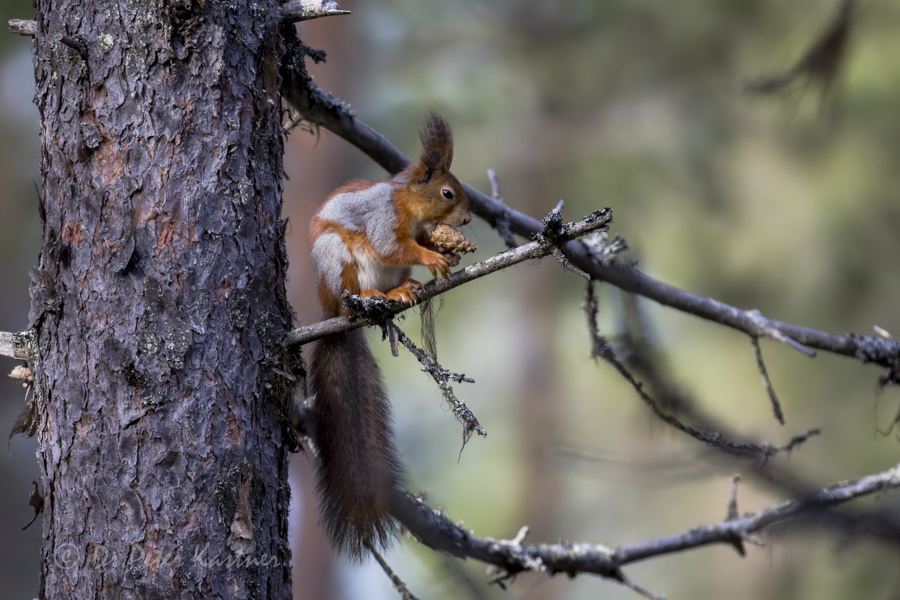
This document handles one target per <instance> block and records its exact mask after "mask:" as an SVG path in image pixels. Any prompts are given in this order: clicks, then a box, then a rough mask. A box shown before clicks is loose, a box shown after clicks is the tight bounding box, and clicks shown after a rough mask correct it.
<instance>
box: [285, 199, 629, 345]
mask: <svg viewBox="0 0 900 600" xmlns="http://www.w3.org/2000/svg"><path fill="white" fill-rule="evenodd" d="M611 220H612V211H611V210H609V209H608V208H607V209H604V210H598V211H595V212H594V213H592V214H590V215H588V216H587V217H585V218H584V219H582V220H581V221H576V222H575V223H572V224H568V225H565V226H563V230H562V232H561V233H560V235H561V236H562V237H561V238H559V239H558V240H556V241H543V242H541V241H534V242H529V243H528V244H523V245H522V246H518V247H516V248H513V249H511V250H507V251H506V252H501V253H500V254H497V255H496V256H492V257H490V258H488V259H487V260H483V261H481V262H479V263H476V264H474V265H471V266H468V267H466V268H464V269H461V270H459V271H457V272H455V273H453V274H452V275H450V278H449V279H434V280H432V281H429V282H428V283H426V284H425V286H424V290H423V291H422V292H421V293H420V294H419V302H420V303H421V302H424V301H425V300H428V299H430V298H434V297H435V296H437V295H439V294H443V293H444V292H447V291H450V290H452V289H454V288H456V287H458V286H460V285H462V284H464V283H468V282H470V281H472V280H475V279H478V278H480V277H484V276H485V275H489V274H490V273H493V272H495V271H499V270H500V269H505V268H507V267H511V266H512V265H516V264H519V263H521V262H524V261H526V260H532V259H535V258H541V257H544V256H547V255H548V254H550V253H551V252H553V248H554V247H556V246H554V245H553V244H554V243H557V242H559V243H565V241H567V240H571V239H575V238H577V237H580V236H583V235H585V234H587V233H590V232H592V231H597V230H599V229H603V228H605V227H607V226H608V223H609V222H610V221H611ZM365 304H366V305H367V306H372V307H375V306H376V305H380V307H382V308H383V309H384V311H383V313H382V314H379V315H375V317H376V318H375V319H359V318H356V319H354V318H352V317H333V318H331V319H328V320H326V321H320V322H318V323H314V324H313V325H307V326H306V327H300V328H297V329H294V330H293V331H291V332H290V333H288V335H287V336H285V339H284V343H285V344H287V345H288V346H299V345H302V344H306V343H308V342H311V341H313V340H317V339H319V338H323V337H325V336H327V335H332V334H334V333H340V332H342V331H349V330H351V329H355V328H357V327H362V326H364V325H371V324H375V323H377V322H379V321H381V320H383V319H384V318H389V317H392V316H394V315H396V314H399V313H401V312H403V311H404V310H406V309H407V308H409V307H407V306H402V305H400V304H397V303H392V302H383V301H381V300H370V301H368V302H367V303H365Z"/></svg>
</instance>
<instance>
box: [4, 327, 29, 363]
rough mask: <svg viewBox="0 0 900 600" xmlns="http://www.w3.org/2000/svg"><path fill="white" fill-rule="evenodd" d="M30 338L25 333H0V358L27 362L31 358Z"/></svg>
mask: <svg viewBox="0 0 900 600" xmlns="http://www.w3.org/2000/svg"><path fill="white" fill-rule="evenodd" d="M31 337H32V336H31V335H30V333H29V332H27V331H26V332H22V333H9V332H7V331H0V356H8V357H10V358H15V359H17V360H28V359H29V357H30V356H31Z"/></svg>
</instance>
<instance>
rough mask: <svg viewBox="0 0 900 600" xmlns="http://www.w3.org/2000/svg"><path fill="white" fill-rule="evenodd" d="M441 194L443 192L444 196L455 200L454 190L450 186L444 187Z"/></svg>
mask: <svg viewBox="0 0 900 600" xmlns="http://www.w3.org/2000/svg"><path fill="white" fill-rule="evenodd" d="M441 194H443V196H444V198H446V199H447V200H453V192H452V191H451V190H449V189H448V188H444V189H442V190H441Z"/></svg>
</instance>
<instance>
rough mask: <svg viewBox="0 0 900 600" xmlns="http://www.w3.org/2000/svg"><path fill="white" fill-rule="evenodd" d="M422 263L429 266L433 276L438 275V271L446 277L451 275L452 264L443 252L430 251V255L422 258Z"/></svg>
mask: <svg viewBox="0 0 900 600" xmlns="http://www.w3.org/2000/svg"><path fill="white" fill-rule="evenodd" d="M422 265H423V266H426V267H428V270H429V271H431V276H432V277H437V276H438V273H440V274H441V277H443V278H444V279H448V278H449V277H450V268H451V266H452V265H451V264H450V261H448V260H447V257H446V256H444V255H443V254H439V253H437V252H432V251H429V252H428V256H426V257H425V259H424V260H422Z"/></svg>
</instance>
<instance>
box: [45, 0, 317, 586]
mask: <svg viewBox="0 0 900 600" xmlns="http://www.w3.org/2000/svg"><path fill="white" fill-rule="evenodd" d="M279 17H280V12H279V11H278V7H277V4H275V3H274V2H263V1H261V0H233V1H231V2H227V3H226V2H221V1H219V0H193V1H192V0H177V1H174V2H159V1H155V2H154V1H152V0H120V1H112V0H82V1H80V2H75V1H74V0H57V1H55V2H49V1H48V0H38V16H37V35H36V38H35V54H36V61H35V77H36V84H37V93H36V99H35V101H36V103H37V105H38V108H39V110H40V115H41V135H42V145H41V168H42V176H43V194H42V198H41V218H42V221H43V247H42V250H41V254H40V259H39V264H38V266H37V267H36V268H35V269H34V270H33V271H32V285H31V296H32V310H31V315H30V318H31V322H32V326H33V327H34V329H35V332H36V335H35V345H36V352H37V354H36V357H35V359H34V363H33V366H34V368H35V384H36V386H35V387H36V392H37V398H38V412H39V417H40V421H39V423H40V424H39V428H38V436H39V460H40V462H41V467H42V469H43V485H44V494H45V498H46V504H45V511H44V515H43V531H44V534H43V535H44V545H43V551H42V584H41V588H42V589H41V593H40V595H41V597H42V598H72V597H78V598H141V599H145V600H146V599H149V598H175V597H179V598H201V597H203V598H214V597H228V598H289V597H290V587H291V586H290V572H289V558H290V556H289V555H290V551H289V547H288V543H287V534H288V532H287V507H288V496H289V490H288V486H287V453H288V451H289V449H290V447H291V446H292V444H293V443H294V440H293V438H292V437H291V434H290V431H289V428H288V426H287V421H286V419H285V410H284V409H285V406H286V404H287V402H286V401H287V399H289V397H290V393H291V385H292V384H291V382H290V381H289V379H290V376H289V374H290V373H291V372H293V371H294V370H295V369H294V365H292V364H290V359H289V358H288V357H286V356H284V355H283V354H282V353H281V351H280V350H279V348H280V345H279V343H278V341H279V340H280V339H281V338H282V336H283V335H284V333H285V331H286V330H287V329H288V327H289V326H290V325H291V313H290V309H289V307H288V305H287V302H286V300H285V295H284V273H285V267H286V259H285V253H284V244H283V233H284V223H283V221H282V220H281V218H280V211H281V179H282V165H281V156H282V140H281V130H280V125H279V122H280V121H279V118H280V100H279V97H278V86H279V81H278V64H277V60H278V59H279V57H280V56H281V52H282V50H283V48H282V40H281V33H280V27H279ZM298 368H299V367H298ZM285 374H288V376H285Z"/></svg>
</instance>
